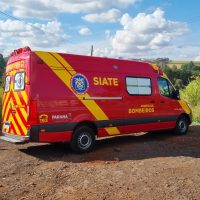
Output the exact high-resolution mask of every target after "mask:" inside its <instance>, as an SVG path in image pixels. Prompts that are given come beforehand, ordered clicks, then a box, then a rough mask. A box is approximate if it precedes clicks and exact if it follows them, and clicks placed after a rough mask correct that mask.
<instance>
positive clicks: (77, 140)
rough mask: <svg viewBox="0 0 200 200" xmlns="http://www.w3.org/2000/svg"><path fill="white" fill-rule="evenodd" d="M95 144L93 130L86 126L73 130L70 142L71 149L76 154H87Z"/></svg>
mask: <svg viewBox="0 0 200 200" xmlns="http://www.w3.org/2000/svg"><path fill="white" fill-rule="evenodd" d="M94 144H95V134H94V130H93V129H92V128H90V127H88V126H80V127H78V128H76V129H75V131H74V134H73V138H72V141H71V144H70V145H71V149H72V150H73V151H74V152H76V153H85V152H89V151H90V150H91V149H92V148H93V147H94Z"/></svg>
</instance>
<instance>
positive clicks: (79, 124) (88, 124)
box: [73, 120, 98, 136]
mask: <svg viewBox="0 0 200 200" xmlns="http://www.w3.org/2000/svg"><path fill="white" fill-rule="evenodd" d="M81 126H88V127H90V128H91V129H93V130H94V133H95V136H98V128H97V126H96V124H95V123H94V122H92V121H89V120H85V121H82V122H79V123H78V124H77V125H76V126H75V127H74V129H73V134H74V132H75V130H76V129H77V128H79V127H81Z"/></svg>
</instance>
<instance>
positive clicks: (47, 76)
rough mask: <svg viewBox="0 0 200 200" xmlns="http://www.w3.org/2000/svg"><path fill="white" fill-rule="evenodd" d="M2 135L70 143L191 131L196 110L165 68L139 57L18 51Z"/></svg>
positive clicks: (79, 146) (9, 74)
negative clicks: (183, 98) (141, 134)
mask: <svg viewBox="0 0 200 200" xmlns="http://www.w3.org/2000/svg"><path fill="white" fill-rule="evenodd" d="M3 88H4V92H3V100H2V106H3V107H2V136H1V139H2V140H6V141H9V142H13V143H22V142H49V143H53V142H70V144H71V147H72V149H73V150H74V151H76V152H87V151H89V150H91V149H92V147H93V146H94V143H95V139H97V138H100V137H108V136H116V135H122V134H130V133H137V132H150V131H156V130H166V129H172V130H174V132H175V133H176V134H185V133H186V132H187V131H188V126H189V124H190V123H191V110H190V108H189V107H188V105H187V103H186V102H185V101H183V100H180V98H179V95H178V91H176V90H175V88H174V87H173V85H172V84H171V82H170V81H169V80H168V78H167V77H166V75H165V74H164V73H163V72H162V71H161V69H159V67H157V66H155V65H152V64H149V63H145V62H139V61H131V60H121V59H111V58H99V57H91V56H81V55H71V54H63V53H55V52H43V51H31V49H30V48H29V47H25V48H20V49H18V50H15V51H14V52H13V53H12V54H11V56H10V58H9V60H8V63H7V67H6V72H5V81H4V86H3Z"/></svg>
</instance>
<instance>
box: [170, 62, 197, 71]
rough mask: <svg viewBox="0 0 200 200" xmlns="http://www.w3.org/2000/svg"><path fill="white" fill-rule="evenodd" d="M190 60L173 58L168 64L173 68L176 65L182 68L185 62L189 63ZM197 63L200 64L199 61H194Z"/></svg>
mask: <svg viewBox="0 0 200 200" xmlns="http://www.w3.org/2000/svg"><path fill="white" fill-rule="evenodd" d="M189 62H190V61H178V60H173V61H170V62H169V63H167V66H168V67H170V68H172V67H173V66H176V67H177V68H178V69H180V68H181V66H182V65H183V64H186V63H189ZM192 62H193V63H194V64H195V65H197V66H200V62H197V61H192Z"/></svg>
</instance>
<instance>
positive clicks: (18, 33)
mask: <svg viewBox="0 0 200 200" xmlns="http://www.w3.org/2000/svg"><path fill="white" fill-rule="evenodd" d="M66 38H67V35H66V34H64V33H63V31H62V29H61V23H60V22H58V21H51V22H48V23H47V24H39V23H35V24H31V23H29V24H26V23H24V22H21V21H16V20H6V21H0V41H3V42H2V43H6V44H7V45H6V46H5V47H7V48H6V49H2V51H3V52H4V53H5V52H7V51H11V50H13V49H14V48H16V47H17V48H18V47H20V46H31V47H33V48H43V49H45V48H46V49H49V48H53V47H55V46H56V47H59V46H60V45H62V43H63V42H65V41H66ZM11 46H12V48H10V47H11ZM8 47H9V48H8ZM1 48H2V47H1Z"/></svg>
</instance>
